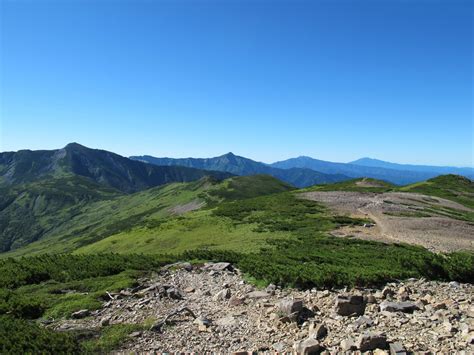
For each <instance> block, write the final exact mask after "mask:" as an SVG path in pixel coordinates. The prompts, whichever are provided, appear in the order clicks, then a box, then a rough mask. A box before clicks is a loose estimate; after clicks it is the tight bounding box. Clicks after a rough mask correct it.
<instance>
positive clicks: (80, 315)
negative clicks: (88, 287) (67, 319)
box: [71, 309, 91, 319]
mask: <svg viewBox="0 0 474 355" xmlns="http://www.w3.org/2000/svg"><path fill="white" fill-rule="evenodd" d="M90 314H91V312H90V311H89V310H88V309H81V310H79V311H76V312H74V313H72V314H71V318H74V319H81V318H85V317H88V316H89V315H90Z"/></svg>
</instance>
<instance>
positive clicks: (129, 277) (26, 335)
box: [0, 254, 175, 353]
mask: <svg viewBox="0 0 474 355" xmlns="http://www.w3.org/2000/svg"><path fill="white" fill-rule="evenodd" d="M173 260H175V259H174V258H170V257H167V256H159V257H158V256H144V255H117V254H104V255H87V256H73V255H67V254H63V255H42V256H39V257H28V258H19V259H11V258H10V259H6V260H2V261H0V344H1V345H0V352H1V353H25V352H30V353H31V352H32V353H73V352H74V353H75V352H92V353H97V352H107V351H111V350H112V349H113V348H114V347H116V346H117V345H118V344H119V343H120V342H121V341H122V340H123V339H125V338H126V336H127V334H129V333H130V332H132V331H135V330H141V329H143V328H144V327H149V326H150V325H149V324H144V325H125V324H124V325H113V326H110V327H106V328H105V331H103V332H102V333H101V334H98V336H96V335H97V334H82V333H81V334H79V333H70V334H68V333H56V332H52V331H49V330H47V329H44V328H43V327H40V326H39V325H37V324H35V323H34V322H32V321H27V320H33V319H38V318H45V319H58V318H61V317H69V316H70V315H71V314H72V313H73V312H75V311H77V310H80V309H89V310H93V309H96V308H99V307H100V306H101V304H102V300H104V299H105V295H106V292H107V291H108V292H112V291H118V290H121V289H124V288H127V287H133V286H134V285H135V284H136V278H137V277H138V276H140V275H142V274H143V273H149V272H151V271H153V270H158V269H159V266H160V265H163V264H166V263H169V262H171V261H173ZM16 275H17V277H16ZM5 337H8V339H6V338H5ZM79 339H82V340H84V339H85V341H84V342H82V341H81V342H80V341H79Z"/></svg>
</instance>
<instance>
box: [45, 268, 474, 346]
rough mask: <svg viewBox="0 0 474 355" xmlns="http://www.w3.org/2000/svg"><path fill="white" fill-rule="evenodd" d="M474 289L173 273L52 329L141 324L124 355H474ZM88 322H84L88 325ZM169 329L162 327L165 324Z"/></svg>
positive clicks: (212, 271)
mask: <svg viewBox="0 0 474 355" xmlns="http://www.w3.org/2000/svg"><path fill="white" fill-rule="evenodd" d="M473 296H474V286H473V285H470V284H458V283H456V282H450V283H444V282H428V281H425V280H415V279H411V280H407V281H404V282H397V283H389V284H387V285H386V286H385V287H384V288H381V289H351V290H346V289H344V290H319V289H312V290H307V291H300V290H294V289H283V290H282V289H280V288H278V287H275V286H273V285H270V286H269V287H268V288H267V289H266V290H257V289H256V288H255V287H254V286H252V285H251V284H249V283H247V282H245V281H244V280H243V279H242V277H241V275H240V272H239V271H238V270H234V269H233V268H232V266H231V265H230V264H227V263H216V264H212V263H211V264H206V265H205V266H203V267H196V266H191V265H190V264H188V263H179V264H174V265H173V266H171V267H168V268H166V269H165V270H163V271H161V272H160V274H156V275H155V276H154V277H153V278H152V279H142V280H140V286H138V287H136V288H134V289H126V290H122V291H121V292H120V293H116V294H111V295H110V300H108V301H105V302H104V304H103V307H102V308H101V309H99V310H97V311H93V312H88V311H86V310H84V311H79V312H77V313H76V314H74V315H73V316H74V317H76V318H80V319H67V320H59V321H57V322H55V323H53V324H52V325H50V326H51V327H53V328H54V329H57V330H66V329H99V328H101V327H108V326H110V325H111V324H119V323H142V322H145V321H146V320H150V319H153V323H154V326H152V327H150V329H149V330H145V331H142V332H136V333H133V334H131V335H130V336H129V337H128V339H127V340H126V341H125V343H124V344H123V345H122V347H121V348H120V349H117V351H119V352H124V353H130V352H158V353H164V352H166V353H175V352H180V353H182V352H194V353H210V352H215V353H238V352H248V351H250V352H266V353H275V352H278V353H284V352H297V353H302V354H303V353H321V352H322V353H326V354H335V353H341V352H347V353H351V352H355V351H358V352H367V353H373V354H389V353H390V354H404V353H406V352H408V353H410V352H416V353H423V354H428V353H435V352H437V353H453V352H457V353H465V354H472V353H474V300H473ZM82 317H84V318H82ZM165 319H166V321H165Z"/></svg>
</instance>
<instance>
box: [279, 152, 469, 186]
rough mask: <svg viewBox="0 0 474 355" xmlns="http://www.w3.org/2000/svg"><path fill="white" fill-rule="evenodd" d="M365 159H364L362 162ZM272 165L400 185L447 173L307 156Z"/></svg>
mask: <svg viewBox="0 0 474 355" xmlns="http://www.w3.org/2000/svg"><path fill="white" fill-rule="evenodd" d="M364 161H365V160H362V162H364ZM388 164H390V163H388ZM395 165H397V164H395ZM271 166H272V167H275V168H280V169H292V168H306V169H312V170H315V171H319V172H322V173H325V174H343V175H346V176H350V177H351V178H359V177H370V178H374V179H380V180H385V181H389V182H391V183H394V184H398V185H405V184H411V183H414V182H418V181H423V180H426V179H430V178H432V177H435V176H438V175H441V174H444V173H445V172H441V171H429V170H428V169H427V170H419V171H416V170H402V169H393V168H387V167H381V166H365V165H362V164H354V163H348V164H346V163H333V162H329V161H324V160H318V159H313V158H311V157H306V156H301V157H298V158H291V159H287V160H284V161H280V162H276V163H273V164H271ZM397 166H398V165H397ZM471 172H472V169H471ZM446 173H447V172H446ZM456 174H461V175H465V176H468V177H469V174H466V172H465V173H464V174H463V173H462V172H461V171H459V172H456ZM471 176H472V175H471Z"/></svg>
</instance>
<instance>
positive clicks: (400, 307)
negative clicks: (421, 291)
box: [380, 301, 419, 313]
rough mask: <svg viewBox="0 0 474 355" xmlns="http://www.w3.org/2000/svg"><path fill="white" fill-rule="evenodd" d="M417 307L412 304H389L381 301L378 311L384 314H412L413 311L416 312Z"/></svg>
mask: <svg viewBox="0 0 474 355" xmlns="http://www.w3.org/2000/svg"><path fill="white" fill-rule="evenodd" d="M418 309H419V307H418V306H417V305H416V303H414V302H390V301H383V302H382V303H381V304H380V310H381V311H386V312H403V313H413V311H416V310H418Z"/></svg>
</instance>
